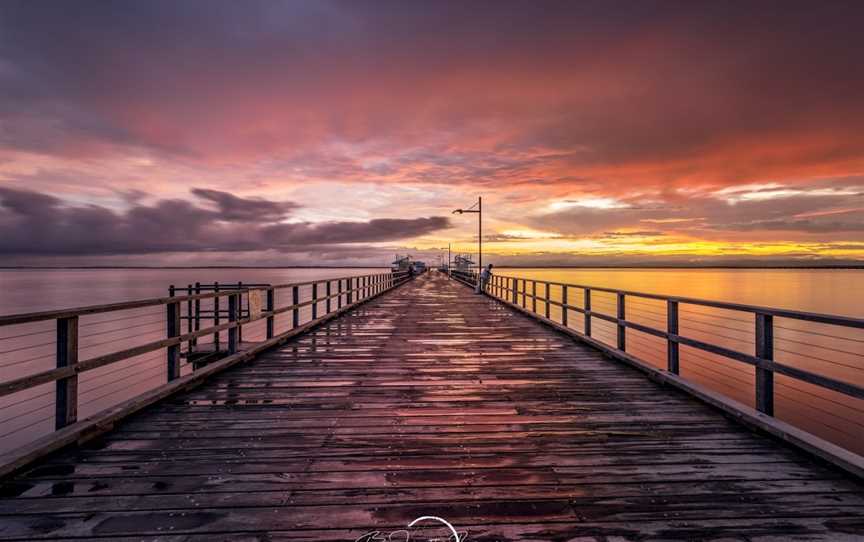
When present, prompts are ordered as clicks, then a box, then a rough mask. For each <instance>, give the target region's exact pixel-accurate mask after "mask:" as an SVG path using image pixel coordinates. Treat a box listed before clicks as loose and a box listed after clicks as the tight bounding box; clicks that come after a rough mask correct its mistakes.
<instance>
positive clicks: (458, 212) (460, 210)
mask: <svg viewBox="0 0 864 542" xmlns="http://www.w3.org/2000/svg"><path fill="white" fill-rule="evenodd" d="M462 212H463V211H462V209H456V210H455V211H453V213H451V214H454V215H456V214H459V215H461V214H462Z"/></svg>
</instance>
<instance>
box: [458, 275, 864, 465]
mask: <svg viewBox="0 0 864 542" xmlns="http://www.w3.org/2000/svg"><path fill="white" fill-rule="evenodd" d="M452 276H453V278H454V279H456V280H458V281H460V282H462V283H464V284H466V285H468V286H471V287H475V286H476V281H477V273H476V272H474V271H471V272H457V271H454V272H453V275H452ZM486 294H487V295H490V296H492V297H494V298H496V299H498V300H500V301H503V302H505V303H507V304H508V305H510V306H514V307H517V308H519V309H520V310H522V311H523V312H526V313H528V314H530V315H532V316H534V317H535V318H538V319H541V320H543V321H545V322H547V323H550V324H552V325H554V326H556V327H558V328H560V329H564V330H566V331H567V332H568V333H570V334H571V335H574V336H577V337H579V338H581V339H583V340H585V341H587V342H589V343H590V344H592V345H593V346H596V347H598V348H600V349H602V350H604V351H606V352H608V353H611V354H613V355H616V356H620V355H624V356H627V357H629V358H635V359H637V360H639V361H642V362H645V361H646V360H648V359H651V361H653V363H649V365H652V366H655V367H656V366H658V365H659V367H658V368H659V369H661V370H665V371H666V372H667V373H668V374H670V375H675V376H676V377H680V376H681V369H682V365H681V357H682V349H683V348H687V349H688V352H690V353H691V354H692V356H693V359H694V360H696V361H697V362H698V365H694V369H696V370H695V371H693V372H692V373H691V375H690V376H691V377H693V376H696V374H695V373H696V372H699V374H700V376H704V377H706V378H708V379H710V378H712V377H713V378H714V379H715V380H717V379H721V378H727V377H728V378H731V377H736V375H735V374H734V373H732V372H730V371H729V370H728V369H729V367H728V366H729V365H730V364H729V363H726V362H733V363H732V365H734V364H736V363H737V364H744V365H747V366H750V367H752V368H753V370H754V373H755V374H754V378H753V379H752V383H751V382H749V381H748V380H747V379H743V378H742V377H741V376H740V375H737V378H738V379H739V381H738V382H737V384H738V385H739V386H740V385H741V384H745V385H752V391H751V393H752V395H751V397H750V398H749V400H748V398H747V397H742V398H741V402H744V403H750V404H752V405H753V406H754V407H755V409H756V410H757V411H758V412H759V413H761V414H763V415H766V416H769V417H773V416H775V396H776V395H777V393H776V391H775V390H776V387H777V386H776V382H775V375H782V377H783V378H784V385H785V386H788V387H789V388H790V389H794V390H798V391H800V393H801V394H802V396H803V394H807V393H809V394H810V396H812V397H815V398H816V399H818V400H819V401H821V402H823V403H824V405H823V406H822V408H824V409H826V412H824V414H826V415H827V414H834V413H836V412H837V411H839V410H844V411H845V412H848V415H847V417H846V418H845V419H844V418H840V421H838V422H837V425H838V427H837V430H838V431H841V432H842V434H843V435H845V436H846V437H848V438H843V439H841V440H842V441H843V445H844V446H845V447H846V448H849V449H854V451H856V452H857V453H861V449H862V447H864V402H861V400H864V387H862V386H861V382H864V333H862V332H861V330H864V319H861V318H852V317H846V316H836V315H830V314H818V313H811V312H803V311H794V310H786V309H776V308H770V307H760V306H753V305H745V304H739V303H727V302H722V301H713V300H707V299H696V298H690V297H679V296H668V295H658V294H651V293H645V292H635V291H630V290H619V289H614V288H603V287H596V286H587V285H582V284H566V283H561V282H552V281H544V280H535V279H531V278H523V277H515V276H504V275H494V276H493V277H492V279H491V280H490V281H489V283H488V284H487V286H486ZM696 309H702V310H696ZM704 309H708V310H704ZM742 314H743V315H746V316H747V317H748V318H751V319H752V320H751V321H750V323H749V324H748V323H747V321H746V320H742V318H741V315H742ZM574 315H578V316H579V317H580V318H579V320H581V321H579V322H575V324H576V325H575V326H574V322H573V319H574V318H572V317H574ZM778 319H779V320H782V325H778V324H777V323H776V322H775V320H778ZM805 324H806V325H805ZM601 325H603V326H605V328H606V329H604V330H602V331H603V333H600V330H598V326H601ZM814 328H815V329H814ZM778 331H782V333H783V336H782V337H779V336H778V334H777V332H778ZM746 350H750V351H746ZM700 352H701V353H702V354H699V353H700ZM652 353H653V354H654V355H653V356H652V355H651V354H652ZM634 354H635V355H634ZM778 354H779V355H778ZM697 356H698V358H697ZM663 358H665V359H663ZM777 358H780V359H781V360H782V361H778V359H777ZM658 361H659V362H660V363H658ZM805 366H807V367H808V368H804V367H805ZM812 367H818V368H819V369H822V370H821V371H820V372H822V373H823V374H820V372H816V371H814V370H811V368H812ZM712 370H713V371H714V372H713V373H712V372H711V371H712ZM825 372H828V373H834V375H830V376H829V375H826V374H824V373H825ZM843 376H845V378H841V377H843ZM703 380H705V379H704V378H703ZM794 382H798V383H801V384H798V386H799V387H792V386H793V383H794ZM802 385H803V386H805V387H801V386H802ZM818 390H823V392H824V391H828V392H831V393H832V394H839V396H836V397H834V396H831V397H833V399H832V398H831V397H828V395H827V394H825V393H818ZM724 391H725V392H726V395H734V392H733V390H731V389H728V390H724ZM842 397H847V398H849V399H847V400H846V401H843V400H842ZM735 399H736V400H738V397H735ZM816 399H813V400H812V401H811V402H812V403H813V404H814V405H815V404H816V403H817V402H819V401H817V400H816ZM827 410H830V411H831V412H828V411H827ZM805 412H806V411H805ZM814 416H815V415H814ZM825 417H826V416H824V415H823V416H822V419H824V418H825ZM818 422H819V420H810V422H809V423H807V421H806V420H802V423H800V424H799V423H796V424H793V425H806V426H808V429H812V428H816V429H817V430H818V429H819V427H818Z"/></svg>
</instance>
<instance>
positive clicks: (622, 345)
mask: <svg viewBox="0 0 864 542" xmlns="http://www.w3.org/2000/svg"><path fill="white" fill-rule="evenodd" d="M626 318H627V312H626V307H625V305H624V294H622V293H621V292H619V293H618V350H621V351H622V352H624V351H625V350H626V349H627V327H626V326H625V325H624V320H625V319H626Z"/></svg>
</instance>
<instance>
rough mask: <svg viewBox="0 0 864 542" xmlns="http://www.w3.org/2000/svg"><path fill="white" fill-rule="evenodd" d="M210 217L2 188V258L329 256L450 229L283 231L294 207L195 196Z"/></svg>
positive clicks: (432, 220)
mask: <svg viewBox="0 0 864 542" xmlns="http://www.w3.org/2000/svg"><path fill="white" fill-rule="evenodd" d="M192 192H193V194H194V195H195V196H197V197H198V198H200V199H203V200H204V201H205V202H206V203H215V204H216V208H215V209H209V208H206V207H203V206H200V205H198V204H196V203H195V202H190V201H186V200H179V199H168V200H159V201H157V202H156V203H155V204H153V205H144V204H141V203H132V204H131V206H130V207H129V208H128V209H126V210H125V211H123V212H116V211H112V210H110V209H107V208H105V207H101V206H98V205H87V206H69V205H66V204H65V203H64V202H63V201H61V200H60V199H58V198H56V197H54V196H49V195H46V194H40V193H36V192H28V191H21V190H11V189H7V188H0V230H2V231H3V233H4V235H3V236H2V238H0V254H6V255H55V256H56V255H60V256H78V255H133V254H157V253H172V252H192V253H201V252H240V251H267V250H275V251H280V252H296V251H303V250H305V251H318V252H322V253H325V252H327V251H333V250H337V247H341V246H343V245H349V244H355V243H379V242H388V241H396V240H400V239H409V238H412V237H417V236H420V235H425V234H429V233H432V232H436V231H439V230H442V229H445V228H447V227H449V221H448V219H447V218H446V217H425V218H414V219H373V220H370V221H366V222H348V221H342V222H324V223H309V222H296V223H284V222H282V220H283V219H284V218H286V217H287V216H288V213H289V211H290V210H292V209H294V208H296V204H294V203H293V202H279V201H270V200H265V199H262V198H239V197H237V196H234V195H232V194H229V193H227V192H220V191H216V190H206V189H193V191H192Z"/></svg>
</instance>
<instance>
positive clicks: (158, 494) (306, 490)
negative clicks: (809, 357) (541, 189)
mask: <svg viewBox="0 0 864 542" xmlns="http://www.w3.org/2000/svg"><path fill="white" fill-rule="evenodd" d="M382 280H383V282H380V281H379V282H373V283H371V284H372V285H373V291H372V292H371V293H370V294H369V295H364V297H363V298H362V299H363V301H364V302H363V303H358V302H357V300H356V299H355V300H352V301H351V302H348V301H347V300H346V305H345V306H344V307H342V308H341V309H340V311H337V310H336V307H335V298H332V299H333V301H334V307H329V306H328V310H327V311H326V312H325V311H323V310H322V312H323V314H324V316H319V315H316V318H314V319H313V320H312V321H311V323H310V324H309V325H308V326H307V327H303V326H299V327H298V329H299V330H300V331H297V332H295V333H293V334H288V335H285V336H284V337H282V344H276V343H268V342H266V341H265V343H266V346H267V347H268V348H267V349H264V348H261V349H258V348H257V347H250V350H249V352H248V354H244V353H242V352H238V351H237V350H236V345H232V348H233V349H234V350H233V352H232V353H231V356H233V357H231V356H229V357H228V358H225V359H224V360H222V361H218V362H216V363H215V364H211V365H208V366H207V367H205V368H203V369H202V370H201V371H196V373H198V372H205V373H206V374H204V375H198V376H196V374H195V373H193V374H191V375H187V376H179V377H177V378H175V379H174V380H173V381H172V382H174V383H175V386H174V388H171V389H170V390H167V391H166V390H165V389H163V388H164V386H163V387H160V388H157V390H159V391H157V392H151V395H153V396H152V397H148V398H147V400H146V401H144V403H146V404H150V406H149V407H148V408H142V407H141V405H138V406H137V407H136V408H133V407H132V406H130V405H129V404H125V403H124V404H121V405H120V406H118V407H115V412H113V414H111V415H109V416H107V417H103V418H102V426H98V427H97V426H93V425H92V424H91V425H90V426H87V427H83V426H82V425H81V424H82V423H84V421H77V420H75V421H73V422H72V423H71V424H69V425H67V426H66V427H64V428H61V429H59V432H62V431H64V430H65V431H67V432H70V431H71V430H70V429H69V428H72V427H74V428H76V429H75V431H74V432H70V435H67V436H66V438H65V440H61V441H60V444H52V445H51V446H49V444H50V443H51V442H53V441H52V440H51V437H50V436H49V437H46V438H45V439H42V440H41V441H40V442H39V443H36V444H33V445H32V446H31V447H30V448H29V451H30V453H31V455H30V456H26V457H23V458H22V457H21V455H20V454H19V455H18V456H17V458H16V461H17V463H14V465H13V468H14V469H15V470H16V472H14V473H12V474H10V475H9V476H7V478H6V479H5V480H4V481H3V482H2V485H0V495H2V498H0V540H28V541H29V540H43V539H50V540H56V539H70V540H73V539H74V540H82V539H86V540H118V541H126V540H129V541H132V540H164V541H208V542H209V541H214V540H249V541H252V540H255V541H275V540H314V541H337V540H339V541H345V540H349V541H352V540H358V539H360V540H391V539H392V540H405V539H406V538H407V536H408V535H406V534H404V533H405V531H402V530H403V529H406V528H407V526H408V525H409V524H410V523H411V522H412V521H413V520H415V519H417V518H420V517H424V516H435V517H439V518H443V519H445V520H446V521H448V522H449V523H451V524H452V525H453V526H454V527H455V528H456V529H457V530H458V531H459V532H460V533H462V537H461V538H460V540H486V541H492V540H500V541H506V540H532V541H541V540H543V541H546V540H555V541H558V540H560V541H564V540H570V541H573V540H578V541H613V540H718V541H719V540H742V541H743V540H746V541H756V540H847V541H851V540H864V484H862V482H861V481H860V479H858V478H857V477H856V476H855V475H854V474H852V473H851V472H850V469H853V470H854V468H855V465H854V463H855V461H856V460H855V458H854V457H853V454H850V455H848V456H846V461H847V462H849V461H851V462H852V463H853V464H852V465H849V464H846V465H840V466H841V467H843V468H840V467H838V466H835V465H832V464H830V463H829V462H828V461H826V460H825V459H820V458H817V457H815V456H814V455H813V453H812V452H811V453H806V452H804V451H802V450H801V449H799V448H795V447H792V446H790V445H787V444H786V443H784V442H782V441H781V440H780V439H778V438H777V437H776V436H771V435H769V434H767V433H765V432H764V431H762V432H756V431H752V430H751V429H749V428H747V427H745V426H744V425H742V424H740V423H738V422H737V421H736V420H734V419H730V417H729V416H728V415H727V414H728V413H724V411H722V410H721V409H719V408H716V405H715V406H711V405H709V404H706V398H705V397H701V398H696V397H694V396H693V395H691V394H689V393H686V392H685V391H683V390H682V389H679V388H676V387H675V386H668V385H663V384H662V383H658V382H657V379H651V378H647V377H646V375H645V373H644V372H640V371H637V370H634V369H633V368H632V367H630V366H628V365H627V364H624V363H619V362H617V361H615V360H612V359H610V358H609V357H607V356H605V355H604V354H603V353H602V352H601V351H600V350H598V349H597V348H595V347H593V346H591V345H589V344H587V343H585V342H583V341H578V340H573V337H572V336H570V335H568V334H566V333H563V332H562V331H561V330H558V329H555V328H554V327H553V326H550V325H548V324H544V323H543V322H540V321H538V320H537V319H534V318H529V317H527V316H526V315H525V314H523V313H522V312H521V311H520V310H517V309H515V308H514V307H513V306H511V304H510V303H504V302H501V301H499V300H496V299H494V298H493V297H490V296H483V295H473V294H472V293H471V290H470V289H469V288H467V287H466V286H464V285H462V284H460V283H459V282H457V281H456V280H451V279H449V278H448V277H447V276H446V275H444V274H442V273H432V274H426V275H423V276H421V277H419V278H418V279H416V280H413V281H409V282H407V283H406V284H404V285H400V283H401V281H398V282H397V281H393V280H392V279H388V278H384V279H382ZM353 288H354V286H353V284H352V286H351V287H349V288H347V290H348V291H351V290H353ZM339 289H340V290H342V283H341V281H340V284H339ZM333 291H335V288H334V289H333ZM523 291H524V290H523ZM327 293H328V295H334V294H331V287H330V284H329V283H328V286H327ZM228 295H234V294H228ZM340 295H341V293H340ZM326 299H327V302H328V305H329V302H330V300H331V298H330V297H327V298H326ZM342 299H343V298H342V297H340V298H339V301H340V305H341V301H342ZM186 301H188V300H187V299H186V298H182V299H181V300H180V301H170V300H169V301H168V302H167V303H168V306H169V307H170V306H171V303H183V302H186ZM232 303H235V304H236V301H234V302H232ZM316 303H317V300H316ZM298 304H299V303H298V297H297V295H296V294H295V295H294V296H293V305H291V306H290V307H289V312H290V311H292V310H295V308H296V306H297V305H298ZM316 306H317V305H316ZM268 311H269V312H265V313H264V317H271V316H273V315H272V312H273V311H274V309H273V305H272V303H271V304H270V306H269V309H268ZM175 312H176V309H175ZM175 312H171V309H169V315H170V314H175ZM62 317H63V316H62V315H61V318H62ZM235 323H236V322H235ZM297 323H298V322H297V319H296V317H295V321H294V324H297ZM220 325H221V326H228V327H221V328H220V329H221V330H222V331H223V333H224V332H225V331H226V330H230V329H234V328H232V327H231V325H232V324H231V323H230V322H229V323H228V324H225V323H223V324H220ZM295 327H296V326H295ZM268 330H269V331H270V332H269V333H268V337H269V339H267V341H272V340H273V338H274V337H278V334H276V335H274V333H273V332H272V329H269V328H268ZM169 331H172V332H173V333H174V335H175V336H181V338H182V340H186V341H188V340H189V339H190V337H189V336H188V334H187V335H180V333H181V332H180V330H178V329H172V330H169ZM203 331H207V330H206V329H205V330H203ZM210 331H212V328H210ZM194 332H195V331H194V330H193V333H194ZM232 335H233V334H232ZM265 343H262V344H265ZM179 344H180V341H175V342H170V341H169V344H168V346H167V347H168V348H169V349H170V348H172V347H175V346H178V345H179ZM259 350H260V352H259ZM253 354H257V355H253ZM176 355H177V352H176V351H171V352H169V361H171V360H176V358H175V357H172V356H176ZM219 364H224V365H225V366H224V367H220V366H219ZM64 374H65V373H64ZM203 376H206V377H207V378H206V380H205V379H204V378H203ZM199 377H200V378H199ZM184 379H186V380H184ZM171 385H172V384H171V383H170V382H169V384H168V386H171ZM154 394H155V395H154ZM117 409H120V410H117ZM121 411H122V412H121ZM133 412H134V413H133ZM62 413H63V415H68V413H67V412H66V411H63V412H62ZM736 418H737V417H736ZM87 423H90V422H87ZM111 425H114V427H113V430H108V429H109V426H111ZM79 430H80V431H79ZM85 430H86V431H89V433H84V432H83V431H85ZM71 433H74V434H71ZM96 433H98V434H96ZM94 434H96V436H93V435H94ZM83 436H87V437H88V438H87V439H86V442H85V441H84V440H85V439H83V438H82V437H83ZM76 441H81V442H80V443H79V444H78V445H77V446H72V447H69V446H67V447H65V448H61V446H62V445H65V444H70V443H75V442H76ZM793 443H794V442H793ZM805 447H806V446H805ZM52 450H55V451H53V453H51V454H49V455H47V456H44V457H41V458H38V457H39V456H41V455H44V454H45V453H46V452H51V451H52ZM855 457H857V456H855ZM7 459H8V458H7ZM844 469H845V470H844ZM9 470H10V472H11V469H9ZM376 532H377V533H379V534H377V535H375V534H371V535H370V534H368V533H376ZM394 533H395V534H394ZM466 533H467V536H466ZM391 534H392V535H393V537H392V538H388V537H389V536H390V535H391ZM364 535H367V536H366V538H364ZM414 539H418V538H416V537H415V538H414ZM453 539H455V538H453ZM453 539H451V540H453ZM442 540H444V538H442Z"/></svg>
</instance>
